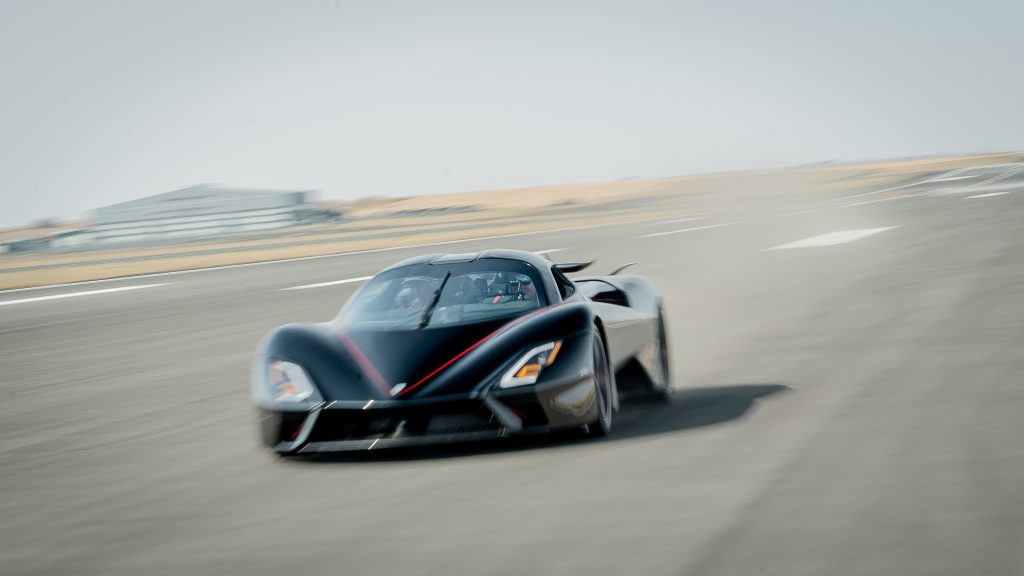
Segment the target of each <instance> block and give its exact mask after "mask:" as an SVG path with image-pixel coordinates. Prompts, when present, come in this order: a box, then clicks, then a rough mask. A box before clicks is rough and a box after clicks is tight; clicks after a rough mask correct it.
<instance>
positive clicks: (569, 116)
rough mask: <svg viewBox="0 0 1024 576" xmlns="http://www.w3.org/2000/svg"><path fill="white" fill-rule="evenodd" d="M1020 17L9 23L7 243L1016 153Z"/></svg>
mask: <svg viewBox="0 0 1024 576" xmlns="http://www.w3.org/2000/svg"><path fill="white" fill-rule="evenodd" d="M1022 21H1024V2H1020V1H995V0H991V1H985V0H977V1H973V2H963V1H960V0H957V1H946V0H934V1H899V0H890V1H871V0H864V1H843V2H829V1H802V2H795V1H789V2H779V1H772V0H751V1H749V2H739V1H729V0H717V1H707V2H696V1H694V2H685V1H677V2H656V1H647V2H645V1H641V0H631V1H620V2H602V1H597V0H591V1H584V2H556V1H553V0H550V1H537V2H534V1H515V2H508V1H503V2H484V1H480V0H477V1H466V2H458V1H449V0H432V1H430V2H425V1H406V2H392V1H386V0H376V1H366V2H349V1H345V0H337V1H334V0H316V1H314V0H308V1H285V0H276V1H256V0H253V1H245V2H233V1H232V2H229V1H216V0H201V1H184V0H174V1H173V2H172V1H166V2H151V1H137V0H132V1H118V2H113V1H99V0H97V1H90V2H78V1H59V2H58V1H46V0H26V1H20V0H0V81H2V83H3V84H2V88H3V89H2V90H0V226H11V225H19V224H24V223H28V222H30V221H34V220H38V219H42V218H58V219H68V218H78V217H81V216H82V215H83V213H85V212H86V211H87V210H91V209H93V208H98V207H100V206H105V205H108V204H112V203H116V202H121V201H126V200H130V199H134V198H139V197H142V196H147V195H151V194H157V193H160V192H165V191H168V190H173V189H177V188H182V187H185V186H189V185H193V184H197V183H220V184H224V185H227V186H245V187H255V188H279V189H315V190H319V191H320V193H319V197H320V198H338V199H341V198H356V197H361V196H368V195H418V194H431V193H440V192H456V191H467V190H486V189H495V188H512V187H518V186H530V185H542V184H562V183H576V182H599V181H609V180H617V179H621V178H635V177H640V178H649V177H664V176H673V175H681V174H690V173H699V172H714V171H723V170H737V169H760V168H773V167H781V166H792V165H799V164H804V163H810V162H819V161H830V160H840V161H846V160H858V159H876V158H889V157H903V156H915V155H923V154H952V153H965V152H984V151H1004V150H1021V149H1024V113H1022V112H1021V105H1022V103H1024V76H1022V75H1021V74H1020V71H1021V70H1022V69H1024V43H1022V42H1020V41H1019V39H1018V37H1019V26H1020V23H1021V22H1022Z"/></svg>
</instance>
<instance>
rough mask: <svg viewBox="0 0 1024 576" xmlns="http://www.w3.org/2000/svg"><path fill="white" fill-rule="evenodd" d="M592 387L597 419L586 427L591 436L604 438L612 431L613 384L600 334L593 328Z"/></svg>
mask: <svg viewBox="0 0 1024 576" xmlns="http://www.w3.org/2000/svg"><path fill="white" fill-rule="evenodd" d="M593 349H594V350H593V356H594V365H593V372H594V387H595V388H596V393H597V419H596V420H594V421H593V422H592V423H590V424H589V425H588V429H589V432H590V435H591V436H604V435H606V434H608V433H609V432H611V429H612V412H613V411H614V398H615V394H614V390H613V387H614V384H613V382H612V371H611V368H610V367H609V366H608V355H607V354H606V353H605V350H604V340H603V339H602V338H601V333H600V332H599V331H598V330H597V328H594V343H593Z"/></svg>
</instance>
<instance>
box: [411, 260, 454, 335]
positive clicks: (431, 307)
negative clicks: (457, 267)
mask: <svg viewBox="0 0 1024 576" xmlns="http://www.w3.org/2000/svg"><path fill="white" fill-rule="evenodd" d="M451 277H452V271H451V270H449V271H448V273H447V274H445V275H444V280H441V285H440V286H438V287H437V290H434V295H433V296H431V298H430V304H427V309H426V310H424V311H423V316H420V326H419V327H420V328H423V327H424V326H426V325H427V322H430V313H431V312H433V311H434V306H437V301H438V300H440V299H441V290H444V285H445V284H446V283H447V282H448V279H449V278H451Z"/></svg>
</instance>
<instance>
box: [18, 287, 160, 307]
mask: <svg viewBox="0 0 1024 576" xmlns="http://www.w3.org/2000/svg"><path fill="white" fill-rule="evenodd" d="M166 285H167V282H164V283H163V284H139V285H137V286H119V287H117V288H104V289H102V290H86V291H84V292H66V293H64V294H50V295H49V296H36V297H34V298H21V299H18V300H4V301H0V306H7V305H8V304H25V303H26V302H42V301H43V300H57V299H60V298H74V297H75V296H92V295H94V294H110V293H112V292H126V291H128V290H141V289H143V288H153V287H155V286H166Z"/></svg>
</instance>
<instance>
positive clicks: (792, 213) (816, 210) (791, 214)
mask: <svg viewBox="0 0 1024 576" xmlns="http://www.w3.org/2000/svg"><path fill="white" fill-rule="evenodd" d="M822 210H824V208H811V209H810V210H801V211H799V212H789V213H786V214H776V215H775V216H772V218H785V217H786V216H799V215H801V214H810V213H812V212H821V211H822Z"/></svg>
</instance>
